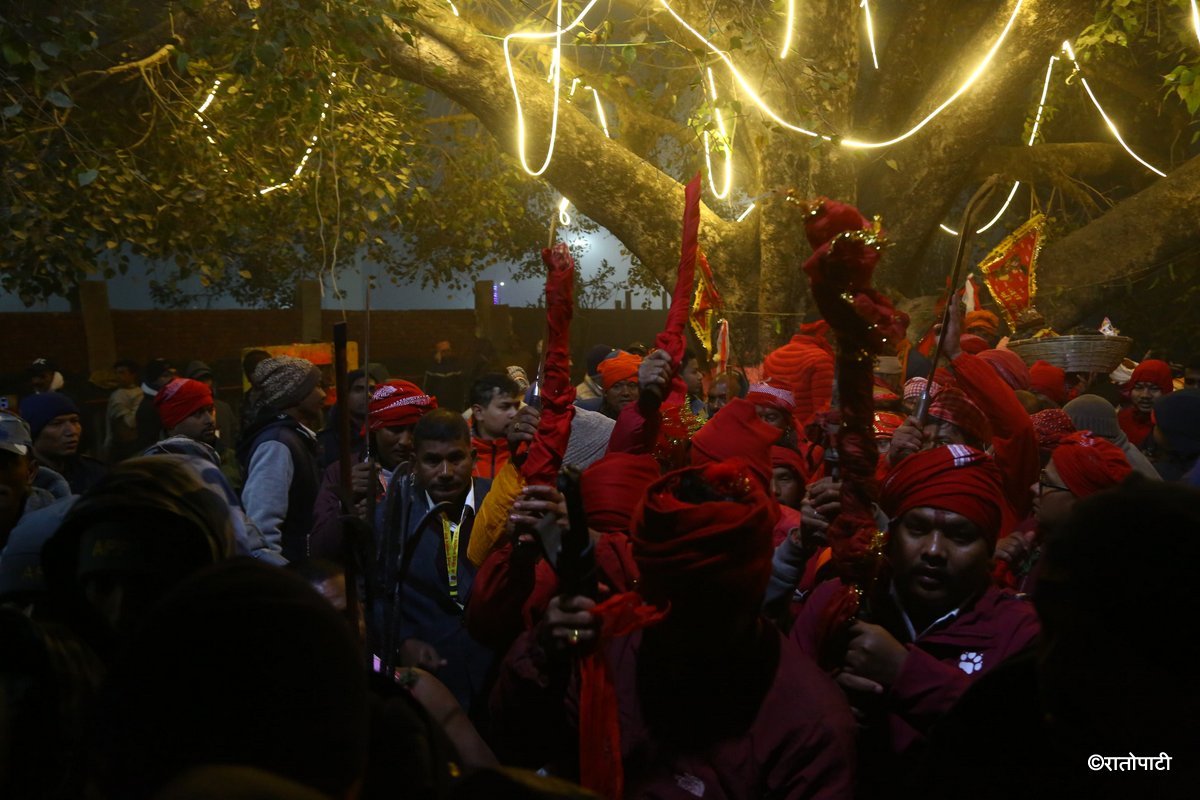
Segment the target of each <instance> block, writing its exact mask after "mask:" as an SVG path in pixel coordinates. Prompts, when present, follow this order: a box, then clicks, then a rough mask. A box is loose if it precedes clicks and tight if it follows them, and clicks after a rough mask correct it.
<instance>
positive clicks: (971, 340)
mask: <svg viewBox="0 0 1200 800" xmlns="http://www.w3.org/2000/svg"><path fill="white" fill-rule="evenodd" d="M958 346H959V347H960V348H962V351H963V352H964V353H970V354H971V355H973V356H976V355H979V354H980V353H982V352H983V351H984V350H987V349H988V348H989V347H991V345H990V344H988V341H987V339H984V338H983V337H982V336H976V335H975V334H973V333H964V334H963V335H962V336H959V337H958Z"/></svg>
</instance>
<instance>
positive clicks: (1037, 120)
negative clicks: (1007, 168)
mask: <svg viewBox="0 0 1200 800" xmlns="http://www.w3.org/2000/svg"><path fill="white" fill-rule="evenodd" d="M1055 61H1058V56H1050V61H1049V63H1048V64H1046V79H1045V80H1044V81H1042V96H1041V98H1040V99H1039V100H1038V107H1037V113H1036V114H1034V115H1033V128H1032V129H1031V130H1030V131H1029V141H1028V142H1026V143H1025V146H1026V147H1033V143H1034V142H1035V141H1036V140H1037V135H1038V130H1039V129H1040V128H1041V127H1042V112H1043V111H1044V110H1045V108H1046V93H1047V92H1049V90H1050V76H1051V75H1053V74H1054V62H1055ZM1020 187H1021V182H1020V181H1013V185H1012V189H1010V190H1009V192H1008V197H1007V198H1005V200H1004V204H1003V205H1002V206H1000V210H999V211H997V212H996V215H995V216H994V217H992V218H991V219H990V220H988V222H987V224H985V225H984V226H983V227H982V228H979V229H978V230H976V231H975V232H976V233H983V232H984V231H986V230H987V229H988V228H990V227H992V226H993V225H995V224H996V223H997V222H999V221H1000V218H1001V217H1003V216H1004V212H1006V211H1008V207H1009V205H1011V204H1012V201H1013V198H1014V197H1015V196H1016V194H1017V189H1019V188H1020ZM939 227H940V228H941V229H942V230H943V231H945V232H946V233H948V234H950V235H951V236H958V233H957V232H956V231H955V230H954V229H953V228H951V227H948V226H947V225H946V224H945V223H943V224H942V225H940V226H939Z"/></svg>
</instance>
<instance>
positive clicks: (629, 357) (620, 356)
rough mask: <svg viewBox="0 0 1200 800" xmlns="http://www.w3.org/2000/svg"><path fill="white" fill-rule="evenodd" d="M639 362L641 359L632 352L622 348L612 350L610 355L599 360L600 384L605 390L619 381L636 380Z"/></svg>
mask: <svg viewBox="0 0 1200 800" xmlns="http://www.w3.org/2000/svg"><path fill="white" fill-rule="evenodd" d="M641 363H642V359H641V358H640V357H639V356H635V355H634V354H633V353H626V352H625V351H624V350H616V351H614V352H613V354H612V355H610V356H609V357H608V358H606V359H604V360H603V361H601V362H600V367H599V372H600V384H601V385H602V386H603V387H604V390H605V391H608V390H609V389H611V388H612V387H613V386H614V385H616V384H618V383H620V382H621V381H636V380H637V377H638V367H639V366H640V365H641Z"/></svg>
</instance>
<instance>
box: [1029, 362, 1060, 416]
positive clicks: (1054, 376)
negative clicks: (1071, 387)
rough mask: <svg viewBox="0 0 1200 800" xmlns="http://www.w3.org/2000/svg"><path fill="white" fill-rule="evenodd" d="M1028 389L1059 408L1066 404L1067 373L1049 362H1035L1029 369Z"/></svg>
mask: <svg viewBox="0 0 1200 800" xmlns="http://www.w3.org/2000/svg"><path fill="white" fill-rule="evenodd" d="M1029 388H1030V389H1032V390H1033V391H1035V392H1037V393H1038V394H1042V395H1045V396H1046V397H1048V398H1050V399H1051V400H1053V401H1054V402H1056V403H1058V404H1059V405H1060V406H1061V405H1062V404H1063V403H1065V402H1067V373H1066V372H1065V371H1064V370H1063V369H1062V368H1060V367H1056V366H1054V365H1053V364H1051V363H1049V362H1046V361H1035V362H1034V363H1033V366H1031V367H1030V368H1029Z"/></svg>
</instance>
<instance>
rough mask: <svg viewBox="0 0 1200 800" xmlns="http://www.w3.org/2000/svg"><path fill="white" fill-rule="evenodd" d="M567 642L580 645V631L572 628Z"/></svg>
mask: <svg viewBox="0 0 1200 800" xmlns="http://www.w3.org/2000/svg"><path fill="white" fill-rule="evenodd" d="M567 641H568V642H570V643H571V644H579V629H578V628H572V629H571V632H570V634H568V635H567Z"/></svg>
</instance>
